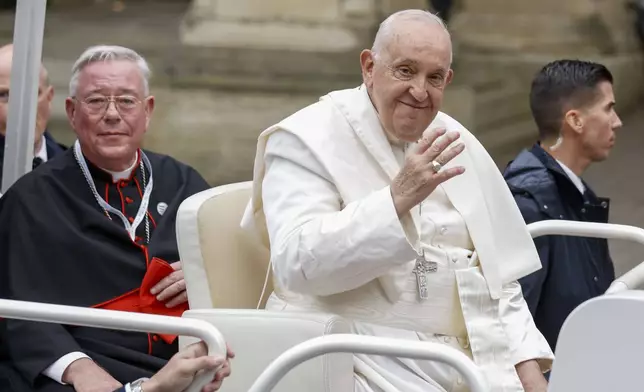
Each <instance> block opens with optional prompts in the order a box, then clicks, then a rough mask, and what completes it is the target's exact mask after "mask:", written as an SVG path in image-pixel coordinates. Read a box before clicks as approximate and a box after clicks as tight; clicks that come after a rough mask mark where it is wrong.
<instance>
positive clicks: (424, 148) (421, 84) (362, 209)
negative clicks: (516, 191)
mask: <svg viewBox="0 0 644 392" xmlns="http://www.w3.org/2000/svg"><path fill="white" fill-rule="evenodd" d="M451 61H452V47H451V40H450V36H449V33H448V32H447V30H446V28H445V25H444V24H443V22H442V21H441V20H440V18H438V17H436V16H435V15H433V14H431V13H428V12H425V11H421V10H406V11H401V12H398V13H395V14H393V15H391V16H390V17H389V18H387V19H386V20H385V21H384V22H383V23H382V24H381V26H380V29H379V31H378V33H377V35H376V38H375V41H374V44H373V47H372V49H371V50H364V51H363V52H362V53H361V55H360V64H361V69H362V75H363V81H364V83H363V84H362V85H361V86H360V87H358V88H355V89H349V90H342V91H334V92H331V93H329V94H328V95H326V96H324V97H322V98H321V99H320V101H319V102H317V103H315V104H313V105H311V106H308V107H306V108H304V109H302V110H300V111H299V112H297V113H295V114H293V115H291V116H290V117H288V118H286V119H284V120H283V121H281V122H280V123H278V124H277V125H274V126H272V127H270V128H268V129H267V130H265V131H264V132H263V133H262V134H261V136H260V137H259V143H258V150H257V156H256V161H255V172H254V184H253V196H252V200H251V202H250V204H249V207H248V209H247V211H246V214H245V216H244V219H243V222H242V225H243V226H244V227H247V228H249V229H250V228H252V229H254V230H256V231H257V232H259V233H260V235H261V236H262V237H263V238H264V240H265V241H266V243H267V244H268V245H269V246H270V249H271V263H272V267H273V272H274V276H275V280H276V282H275V291H274V293H273V294H272V295H271V298H270V299H269V302H268V304H267V308H269V309H272V310H283V311H309V312H311V311H314V312H315V311H319V312H327V313H334V314H338V315H341V316H343V317H345V318H346V319H348V320H350V321H351V322H352V326H353V329H354V332H355V333H357V334H364V335H375V336H382V337H390V338H399V339H408V340H418V341H434V342H441V343H443V344H446V345H449V346H452V347H455V348H457V349H459V350H461V351H462V352H464V353H465V354H466V355H468V356H470V357H471V358H472V359H473V360H474V362H475V363H476V364H477V365H478V366H479V367H480V368H481V369H482V371H483V372H484V374H485V377H486V380H487V382H488V384H489V387H490V390H491V391H495V392H497V391H504V392H505V391H507V392H510V391H512V392H514V391H524V390H525V391H546V389H547V383H546V381H545V378H544V377H543V374H542V373H543V372H544V371H546V370H548V369H549V367H550V365H551V362H552V359H553V354H552V352H551V351H550V348H549V346H548V343H547V342H546V341H545V339H544V338H543V336H542V335H541V334H540V333H539V331H538V330H537V328H536V327H535V325H534V322H533V320H532V318H531V315H530V313H529V311H528V307H527V306H526V303H525V301H524V300H523V296H522V293H521V287H520V286H519V284H518V283H517V279H519V278H521V277H523V276H525V275H527V274H529V273H531V272H533V271H535V270H537V269H539V268H541V264H540V262H539V258H538V254H537V252H536V250H535V247H534V243H533V241H532V239H531V238H530V235H529V233H528V231H527V229H526V226H525V224H524V221H523V218H522V217H521V214H520V213H519V210H518V208H517V207H516V204H515V202H514V200H513V199H512V196H511V195H510V192H509V190H508V188H507V185H506V184H505V182H504V181H503V178H502V177H501V174H500V172H499V171H498V169H497V167H496V165H495V164H494V162H493V161H492V159H491V158H490V156H489V155H488V153H487V152H486V151H485V149H484V148H483V146H482V145H481V144H480V143H479V142H478V141H477V140H476V138H475V137H474V136H473V135H472V134H471V133H469V132H468V131H467V130H466V129H465V128H464V127H463V126H462V125H461V124H459V123H458V122H457V121H456V120H454V119H452V118H451V117H449V116H448V115H447V114H445V113H442V112H440V111H439V108H440V106H441V101H442V97H443V92H444V90H445V87H446V86H447V85H448V84H449V82H450V80H451V79H452V74H453V72H452V70H451V67H450V65H451ZM354 378H355V390H356V391H361V392H362V391H378V392H381V391H382V392H434V391H467V388H466V386H465V385H463V380H462V379H461V378H460V377H459V375H458V374H457V373H456V371H455V370H452V369H451V368H450V367H448V366H446V365H442V364H438V363H433V362H428V361H416V360H411V359H398V358H387V357H380V356H370V355H356V356H355V377H354Z"/></svg>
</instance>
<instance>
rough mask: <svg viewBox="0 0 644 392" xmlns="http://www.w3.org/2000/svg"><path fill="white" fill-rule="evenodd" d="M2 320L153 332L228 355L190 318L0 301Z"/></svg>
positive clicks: (197, 385)
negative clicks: (186, 338)
mask: <svg viewBox="0 0 644 392" xmlns="http://www.w3.org/2000/svg"><path fill="white" fill-rule="evenodd" d="M0 318H11V319H18V320H30V321H40V322H46V323H55V324H66V325H76V326H84V327H95V328H108V329H117V330H122V331H136V332H152V333H159V334H170V335H184V336H193V337H196V338H199V339H201V340H203V341H204V343H206V345H207V346H208V353H209V354H210V355H217V356H224V357H225V355H226V342H225V341H224V337H223V336H222V334H221V333H220V332H219V330H217V328H215V327H214V326H213V325H212V324H210V323H208V322H206V321H203V320H196V319H191V318H181V317H170V316H158V315H152V314H143V313H132V312H121V311H116V310H105V309H91V308H83V307H76V306H63V305H52V304H43V303H36V302H27V301H13V300H8V299H0ZM214 374H215V371H210V372H204V373H203V374H201V375H199V377H197V378H195V381H194V382H193V383H192V384H191V386H190V388H189V389H188V391H191V392H196V391H200V390H201V388H202V387H203V386H204V385H206V384H207V383H208V382H209V381H210V380H212V378H213V376H214ZM132 381H134V380H132Z"/></svg>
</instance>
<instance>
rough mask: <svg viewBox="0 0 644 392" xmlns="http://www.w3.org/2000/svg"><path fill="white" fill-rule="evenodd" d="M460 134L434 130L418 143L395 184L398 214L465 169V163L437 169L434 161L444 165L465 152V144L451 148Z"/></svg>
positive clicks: (393, 184)
mask: <svg viewBox="0 0 644 392" xmlns="http://www.w3.org/2000/svg"><path fill="white" fill-rule="evenodd" d="M443 135H444V136H443ZM441 136H443V137H441ZM459 137H460V134H459V133H458V132H453V131H452V132H447V133H446V132H445V129H442V128H437V129H432V130H431V131H429V132H428V133H427V135H424V136H423V138H422V139H421V140H420V141H419V142H418V145H417V149H416V150H415V151H413V152H411V153H410V154H408V155H407V157H406V158H405V164H404V166H403V167H402V169H401V170H400V172H399V173H398V175H397V176H396V177H395V178H394V180H393V182H392V184H391V197H392V198H393V202H394V206H395V207H396V213H397V214H398V217H401V216H403V215H404V214H406V213H407V212H409V210H411V209H412V208H413V207H414V206H415V205H417V204H419V203H420V202H421V201H423V200H425V199H426V198H427V196H429V195H430V194H431V193H432V192H433V191H434V190H435V189H436V187H438V185H440V184H441V183H443V182H445V181H447V180H449V179H450V178H453V177H455V176H458V175H460V174H463V172H465V168H464V167H462V166H456V167H450V168H448V169H441V170H439V171H438V172H436V171H435V170H434V164H433V163H434V162H435V163H438V164H439V165H440V166H444V165H445V164H447V163H448V162H449V161H451V160H452V159H454V157H456V156H457V155H458V154H460V153H461V152H463V150H464V149H465V145H464V144H463V143H458V144H456V145H454V146H452V147H450V148H449V149H448V148H447V147H449V146H450V145H451V144H452V143H454V142H455V141H456V140H457V139H458V138H459Z"/></svg>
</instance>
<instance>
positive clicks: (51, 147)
mask: <svg viewBox="0 0 644 392" xmlns="http://www.w3.org/2000/svg"><path fill="white" fill-rule="evenodd" d="M44 136H45V146H46V147H47V160H51V159H53V158H54V157H56V156H58V155H60V154H61V153H63V152H65V150H67V147H66V146H64V145H62V144H59V143H58V142H56V140H54V138H53V137H52V136H51V134H50V133H49V132H48V131H45V133H44ZM4 142H5V138H4V136H3V135H0V185H2V171H3V170H4Z"/></svg>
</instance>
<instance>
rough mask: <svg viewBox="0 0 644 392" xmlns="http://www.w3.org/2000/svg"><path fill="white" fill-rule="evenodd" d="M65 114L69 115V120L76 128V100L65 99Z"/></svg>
mask: <svg viewBox="0 0 644 392" xmlns="http://www.w3.org/2000/svg"><path fill="white" fill-rule="evenodd" d="M65 112H66V113H67V120H68V121H69V124H70V125H71V126H72V128H74V116H76V100H75V99H74V98H72V97H67V99H65Z"/></svg>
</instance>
